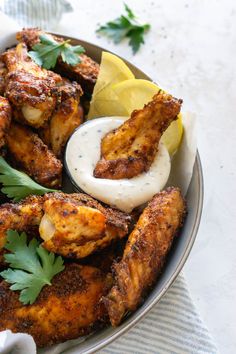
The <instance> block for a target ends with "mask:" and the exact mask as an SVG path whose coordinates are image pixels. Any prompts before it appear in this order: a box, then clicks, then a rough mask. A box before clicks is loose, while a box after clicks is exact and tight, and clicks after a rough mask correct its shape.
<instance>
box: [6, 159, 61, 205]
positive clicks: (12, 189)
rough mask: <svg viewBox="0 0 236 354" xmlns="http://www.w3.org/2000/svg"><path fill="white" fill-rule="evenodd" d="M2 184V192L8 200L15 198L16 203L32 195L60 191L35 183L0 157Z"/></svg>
mask: <svg viewBox="0 0 236 354" xmlns="http://www.w3.org/2000/svg"><path fill="white" fill-rule="evenodd" d="M0 183H2V184H3V188H2V189H1V192H2V193H4V194H6V195H7V197H8V198H13V200H14V202H18V201H19V200H21V199H23V198H25V197H27V196H28V195H30V194H37V195H43V194H45V193H49V192H58V190H55V189H50V188H46V187H43V186H41V185H40V184H38V183H36V182H35V181H33V180H32V179H31V178H30V177H29V176H28V175H27V174H25V173H24V172H20V171H18V170H15V169H14V168H12V167H11V166H10V165H8V163H7V162H6V161H5V160H4V158H3V157H0Z"/></svg>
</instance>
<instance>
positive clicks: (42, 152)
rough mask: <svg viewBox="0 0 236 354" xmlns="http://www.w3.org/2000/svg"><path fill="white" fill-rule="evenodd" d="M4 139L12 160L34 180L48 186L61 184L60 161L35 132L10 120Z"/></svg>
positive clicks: (55, 186)
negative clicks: (9, 126)
mask: <svg viewBox="0 0 236 354" xmlns="http://www.w3.org/2000/svg"><path fill="white" fill-rule="evenodd" d="M6 141H7V147H8V151H9V154H10V157H11V158H12V160H13V161H14V162H15V163H16V164H17V166H19V167H20V168H21V169H22V170H24V171H25V172H26V173H27V174H28V175H30V176H31V177H33V178H34V179H35V181H36V182H38V183H40V184H42V185H43V186H46V187H50V188H59V187H60V186H61V176H62V163H61V161H60V160H58V159H57V158H56V156H55V155H54V154H53V153H52V152H51V151H50V150H49V149H48V147H47V146H46V145H45V144H44V143H43V142H42V140H41V139H40V138H39V136H38V135H37V134H35V133H33V132H32V131H31V130H30V129H29V128H27V127H24V126H23V125H20V124H17V123H13V122H12V124H11V128H10V130H9V133H8V134H7V136H6Z"/></svg>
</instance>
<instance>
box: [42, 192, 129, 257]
mask: <svg viewBox="0 0 236 354" xmlns="http://www.w3.org/2000/svg"><path fill="white" fill-rule="evenodd" d="M84 198H86V199H87V201H85V203H84V202H83V200H84ZM88 201H89V202H88ZM43 209H44V216H43V218H42V220H41V223H40V227H39V232H40V236H41V238H42V239H43V240H44V242H43V247H45V248H46V249H48V250H49V251H52V252H55V253H58V254H61V255H63V256H65V257H71V258H83V257H86V256H88V255H89V254H91V253H93V252H94V251H97V250H100V249H102V248H105V247H106V246H108V245H109V244H110V243H111V242H112V240H114V239H119V238H123V237H124V236H125V235H127V233H128V226H129V221H130V217H129V216H128V215H127V214H124V213H122V212H120V211H118V210H112V209H110V208H104V207H102V205H101V204H99V203H98V202H96V201H94V200H93V199H90V198H89V197H84V195H82V194H81V195H80V194H71V195H64V194H58V195H56V194H54V195H53V196H51V197H50V198H48V200H46V201H45V203H44V205H43Z"/></svg>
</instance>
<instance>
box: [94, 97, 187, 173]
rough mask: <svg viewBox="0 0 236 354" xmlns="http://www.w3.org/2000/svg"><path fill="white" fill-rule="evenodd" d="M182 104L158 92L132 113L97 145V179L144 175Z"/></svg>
mask: <svg viewBox="0 0 236 354" xmlns="http://www.w3.org/2000/svg"><path fill="white" fill-rule="evenodd" d="M181 103H182V100H178V99H176V98H174V97H172V96H171V95H169V94H166V93H163V92H159V93H157V94H156V95H155V96H154V97H153V99H152V101H151V102H149V103H148V104H146V105H145V106H144V107H143V109H140V110H135V111H133V113H132V114H131V117H130V118H129V119H128V120H127V121H125V122H124V123H123V124H122V125H121V126H120V127H119V128H117V129H115V130H114V131H112V132H110V133H108V134H107V135H106V136H105V137H104V138H103V139H102V143H101V159H100V160H99V161H98V163H97V165H96V167H95V170H94V176H95V177H97V178H107V179H122V178H132V177H135V176H137V175H139V174H140V173H142V172H147V171H148V170H149V168H150V166H151V164H152V162H153V160H154V158H155V156H156V153H157V151H158V145H159V141H160V138H161V135H162V134H163V133H164V131H165V130H166V129H167V128H168V126H169V125H170V123H171V122H172V121H174V120H175V119H176V118H177V115H178V114H179V112H180V108H181Z"/></svg>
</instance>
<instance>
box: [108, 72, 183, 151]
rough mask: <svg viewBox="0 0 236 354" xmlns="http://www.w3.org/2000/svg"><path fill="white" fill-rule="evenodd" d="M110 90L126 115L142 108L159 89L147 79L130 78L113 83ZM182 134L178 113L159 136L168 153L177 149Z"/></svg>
mask: <svg viewBox="0 0 236 354" xmlns="http://www.w3.org/2000/svg"><path fill="white" fill-rule="evenodd" d="M112 90H113V93H114V94H116V96H117V97H118V101H119V102H122V105H123V108H125V110H126V111H127V112H128V115H130V114H131V113H132V112H133V111H134V110H135V109H141V108H143V106H144V105H145V104H146V103H148V102H150V101H151V100H152V97H153V96H154V95H155V94H156V93H157V92H158V91H159V90H161V89H160V87H158V86H157V85H156V84H154V83H153V82H151V81H148V80H141V79H130V80H126V81H123V82H120V83H118V84H116V85H113V87H112ZM162 91H164V90H162ZM114 113H115V112H114ZM114 115H115V114H114ZM182 134H183V125H182V118H181V114H179V115H178V119H177V120H175V121H174V122H172V123H171V124H170V126H169V127H168V129H166V131H165V133H164V134H163V135H162V138H161V141H162V142H163V143H164V144H165V146H166V147H167V149H168V151H169V154H170V155H173V154H174V153H175V151H176V150H177V149H178V147H179V145H180V143H181V139H182Z"/></svg>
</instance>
